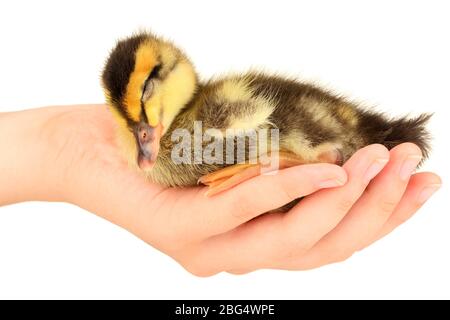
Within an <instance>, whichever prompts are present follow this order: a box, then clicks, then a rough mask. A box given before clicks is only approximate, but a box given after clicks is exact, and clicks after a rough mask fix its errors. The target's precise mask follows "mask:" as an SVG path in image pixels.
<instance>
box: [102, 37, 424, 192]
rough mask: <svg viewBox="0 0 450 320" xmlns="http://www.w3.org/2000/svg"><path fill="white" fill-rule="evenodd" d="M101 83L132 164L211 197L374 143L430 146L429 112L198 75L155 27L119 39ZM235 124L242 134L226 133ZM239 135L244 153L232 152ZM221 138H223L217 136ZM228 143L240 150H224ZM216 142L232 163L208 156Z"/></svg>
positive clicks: (298, 85) (271, 82) (267, 79)
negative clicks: (413, 113) (202, 188)
mask: <svg viewBox="0 0 450 320" xmlns="http://www.w3.org/2000/svg"><path fill="white" fill-rule="evenodd" d="M102 84H103V88H104V92H105V96H106V99H107V102H108V104H109V105H110V106H111V111H112V113H113V115H114V118H115V119H116V121H117V124H118V126H117V128H118V129H117V134H118V135H117V136H118V144H119V146H120V148H121V149H122V150H123V153H124V155H125V156H126V158H127V159H128V162H129V163H130V165H131V166H133V167H135V168H137V169H138V170H140V171H141V172H143V173H144V174H145V175H146V176H147V177H149V178H150V179H151V180H153V181H154V182H157V183H160V184H163V185H165V186H194V185H197V184H198V183H199V182H200V183H203V184H206V185H208V186H209V187H210V188H209V191H208V194H209V195H213V194H215V193H218V192H221V191H223V190H226V189H229V188H231V187H233V186H234V185H236V184H238V183H240V182H242V181H244V180H246V179H249V178H251V177H253V176H256V175H258V174H260V173H261V172H263V171H264V170H265V168H269V169H268V170H273V169H276V168H284V167H289V166H293V165H298V164H304V163H314V162H329V163H335V164H342V163H344V162H345V161H346V160H347V159H348V158H349V157H350V156H351V155H352V154H353V153H354V152H355V151H356V150H358V149H360V148H362V147H364V146H366V145H369V144H373V143H380V144H383V145H384V146H386V147H387V148H388V149H391V148H393V147H394V146H396V145H398V144H400V143H403V142H412V143H415V144H416V145H418V146H419V148H420V149H421V150H422V153H423V155H424V158H425V157H426V156H427V155H428V151H429V144H428V140H429V135H428V133H427V131H426V129H425V124H426V123H427V121H428V120H429V118H430V116H431V115H429V114H422V115H420V116H418V117H416V118H398V119H390V118H388V117H386V116H384V115H383V114H381V113H376V112H373V111H368V110H365V109H364V108H362V106H359V105H357V104H356V103H353V102H350V101H348V100H346V99H345V98H343V97H341V96H337V95H334V94H332V93H330V92H328V91H326V90H324V89H322V88H319V87H316V86H314V85H311V84H307V83H302V82H299V81H296V80H293V79H288V78H285V77H281V76H276V75H268V74H264V73H258V72H249V73H245V74H241V75H229V76H225V77H222V78H219V79H216V80H211V81H208V82H204V83H203V82H199V80H198V77H197V74H196V72H195V69H194V67H193V65H192V63H191V62H190V61H189V59H188V58H187V57H186V55H185V54H184V53H183V52H182V51H181V50H180V49H179V48H177V47H176V46H174V45H173V44H172V43H170V42H168V41H166V40H164V39H162V38H159V37H157V36H155V35H153V34H150V33H139V34H136V35H133V36H131V37H129V38H126V39H124V40H121V41H119V42H118V43H117V45H116V46H115V48H114V49H113V50H112V51H111V53H110V56H109V58H108V60H107V62H106V64H105V67H104V70H103V74H102ZM199 123H200V124H201V128H199V127H198V124H199ZM264 129H265V131H264ZM196 130H200V137H203V138H205V137H206V139H204V140H206V141H200V142H195V141H194V143H192V141H188V142H187V143H186V141H184V144H183V146H182V147H180V143H181V142H180V137H181V136H182V135H180V132H181V133H184V134H187V135H189V137H193V136H194V135H195V133H196ZM230 130H235V131H237V132H238V133H237V134H229V131H230ZM249 130H262V131H264V132H269V134H268V136H269V137H270V138H273V137H275V136H276V140H277V141H276V142H277V143H275V144H270V146H267V144H266V142H261V141H260V140H258V142H257V143H256V144H251V140H252V137H251V136H250V137H249V136H245V135H246V132H248V131H249ZM258 132H260V131H258ZM242 135H244V136H245V137H244V138H245V143H244V146H245V148H246V151H245V152H244V154H245V155H244V156H243V157H242V156H241V155H239V152H235V151H238V150H237V148H236V145H235V143H236V141H237V140H239V137H240V136H242ZM219 138H223V140H218V139H219ZM253 138H254V137H253ZM215 139H217V141H219V144H217V143H215V144H213V143H212V142H211V141H214V140H215ZM257 139H258V138H257ZM253 141H254V139H253ZM230 143H232V144H233V147H231V148H224V146H228V145H229V144H230ZM211 144H213V148H212V149H213V152H211V150H209V152H210V153H211V154H213V155H215V156H218V155H219V154H220V155H221V156H224V157H225V158H226V159H227V161H224V160H223V159H222V160H220V157H216V158H215V159H216V160H217V159H218V161H202V158H201V156H202V155H204V154H205V148H206V149H207V148H208V145H209V146H210V145H211ZM196 147H199V148H197V149H196ZM210 149H211V148H210ZM224 149H226V150H224ZM255 149H256V152H253V153H252V151H255ZM261 150H263V151H264V152H261ZM251 154H253V155H251ZM174 155H175V156H178V158H177V159H175V158H174ZM266 155H269V157H265V156H266ZM273 155H277V157H276V158H274V157H273ZM180 157H181V158H182V159H184V160H187V161H180V160H179V158H180ZM274 159H275V160H276V161H275V160H274ZM274 163H276V167H274V166H273V164H274Z"/></svg>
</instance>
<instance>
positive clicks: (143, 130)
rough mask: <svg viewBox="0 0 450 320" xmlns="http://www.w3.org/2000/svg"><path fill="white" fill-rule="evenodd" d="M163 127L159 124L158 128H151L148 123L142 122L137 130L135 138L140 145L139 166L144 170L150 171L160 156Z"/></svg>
mask: <svg viewBox="0 0 450 320" xmlns="http://www.w3.org/2000/svg"><path fill="white" fill-rule="evenodd" d="M162 131H163V126H162V124H161V123H159V124H158V125H157V126H156V127H153V126H150V125H149V124H148V123H146V122H140V123H139V124H138V125H137V127H136V129H135V136H136V140H137V145H138V159H137V162H138V166H139V168H141V169H142V170H150V169H151V168H152V167H153V166H154V164H155V162H156V158H157V156H158V152H159V141H160V139H161V134H162Z"/></svg>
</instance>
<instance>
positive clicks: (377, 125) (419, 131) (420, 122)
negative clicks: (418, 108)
mask: <svg viewBox="0 0 450 320" xmlns="http://www.w3.org/2000/svg"><path fill="white" fill-rule="evenodd" d="M432 115H433V114H430V113H423V114H421V115H419V116H417V117H415V118H408V117H401V118H395V119H386V118H385V117H384V116H381V115H379V114H374V113H368V112H366V113H364V114H363V115H362V120H363V121H362V122H363V123H362V130H363V131H364V133H365V137H366V138H367V140H368V144H372V143H381V144H383V145H384V146H386V147H387V148H388V149H392V148H393V147H395V146H397V145H399V144H401V143H404V142H412V143H414V144H416V145H417V146H418V147H419V148H420V149H421V150H422V155H423V159H426V158H427V157H428V155H429V153H430V150H431V147H430V140H431V136H430V134H429V132H428V130H427V129H426V125H427V123H428V121H429V120H430V118H431V117H432Z"/></svg>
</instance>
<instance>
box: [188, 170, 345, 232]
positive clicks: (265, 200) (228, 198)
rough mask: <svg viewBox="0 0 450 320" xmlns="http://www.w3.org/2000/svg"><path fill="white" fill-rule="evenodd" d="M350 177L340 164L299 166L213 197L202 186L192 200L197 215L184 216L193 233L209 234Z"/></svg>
mask: <svg viewBox="0 0 450 320" xmlns="http://www.w3.org/2000/svg"><path fill="white" fill-rule="evenodd" d="M346 180H347V175H346V172H345V171H344V170H343V169H342V168H341V167H339V166H336V165H331V164H308V165H302V166H295V167H291V168H287V169H283V170H279V171H278V172H277V173H275V174H270V175H261V176H258V177H255V178H253V179H250V180H248V181H244V182H243V183H241V184H239V185H237V186H235V187H234V188H232V189H230V190H228V191H226V192H223V193H221V194H218V195H216V196H214V197H210V198H207V197H205V196H204V192H205V190H206V188H201V189H200V190H197V191H196V192H197V194H196V196H195V197H194V199H193V201H191V203H190V208H191V210H192V212H194V215H190V216H181V218H184V219H187V221H186V222H187V223H189V225H190V226H191V227H192V229H191V233H192V234H194V233H196V232H198V234H202V235H203V236H204V237H209V236H212V235H215V234H220V233H224V232H227V231H229V230H231V229H234V228H236V227H237V226H239V225H241V224H243V223H245V222H247V221H249V220H251V219H253V218H255V217H256V216H259V215H261V214H263V213H266V212H268V211H270V210H273V209H277V208H279V207H281V206H283V205H285V204H286V203H288V202H290V201H293V200H295V199H297V198H300V197H303V196H306V195H308V194H310V193H313V192H315V191H317V190H318V189H321V188H330V187H333V186H340V185H343V184H344V183H345V182H346ZM180 203H181V202H180ZM205 213H207V214H205ZM194 230H195V232H194Z"/></svg>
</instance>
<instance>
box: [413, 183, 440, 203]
mask: <svg viewBox="0 0 450 320" xmlns="http://www.w3.org/2000/svg"><path fill="white" fill-rule="evenodd" d="M440 187H441V185H440V184H439V183H435V184H430V185H429V186H427V187H425V188H424V189H423V190H422V192H421V193H420V194H419V197H418V198H417V200H418V201H419V202H420V203H424V202H425V201H427V200H428V199H429V198H430V197H431V196H432V195H433V193H435V192H436V191H437V190H438V189H439V188H440Z"/></svg>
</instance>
